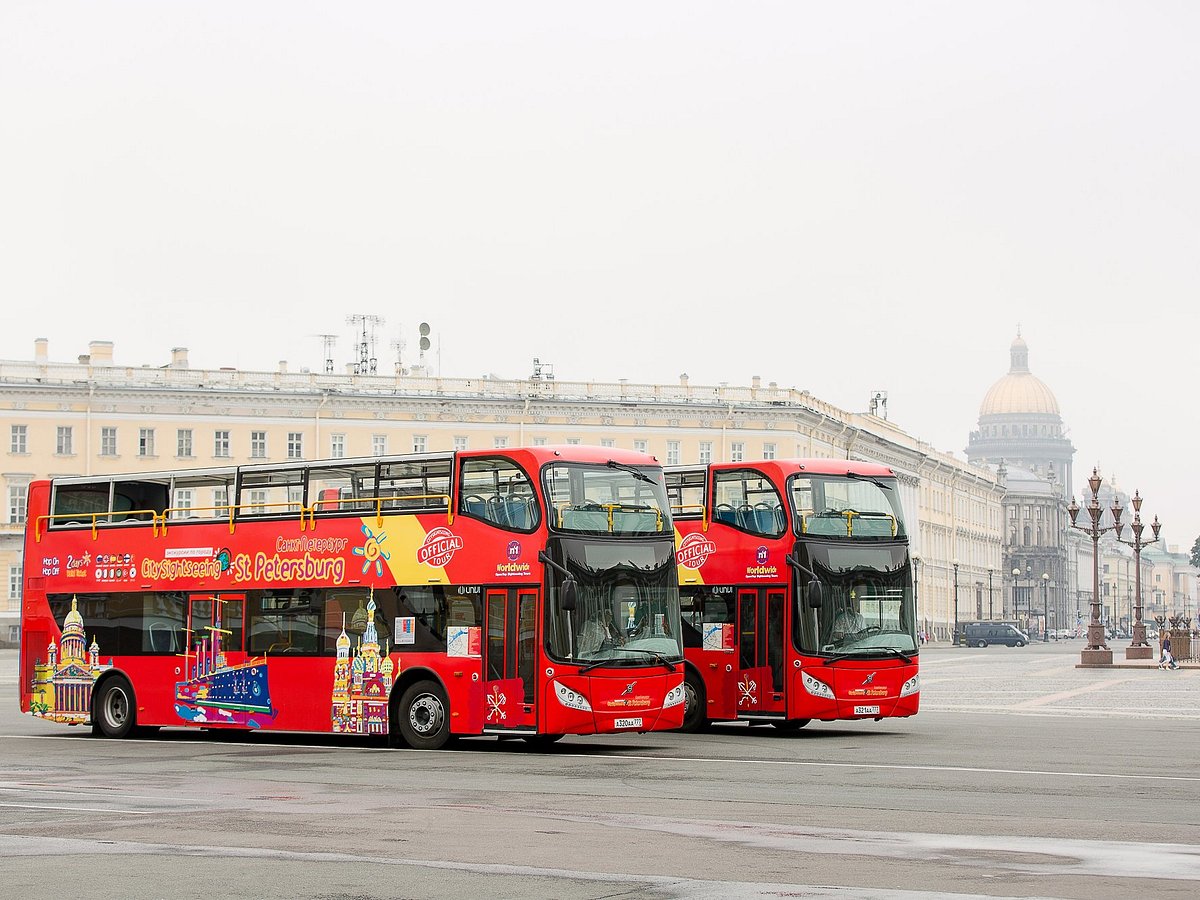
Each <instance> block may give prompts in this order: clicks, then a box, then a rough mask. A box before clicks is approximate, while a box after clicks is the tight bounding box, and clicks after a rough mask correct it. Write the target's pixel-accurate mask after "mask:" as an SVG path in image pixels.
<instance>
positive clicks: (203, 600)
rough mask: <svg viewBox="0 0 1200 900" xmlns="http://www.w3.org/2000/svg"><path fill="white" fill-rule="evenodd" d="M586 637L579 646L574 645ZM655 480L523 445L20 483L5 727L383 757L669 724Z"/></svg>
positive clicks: (661, 511) (677, 704) (668, 581)
mask: <svg viewBox="0 0 1200 900" xmlns="http://www.w3.org/2000/svg"><path fill="white" fill-rule="evenodd" d="M597 623H600V624H597ZM680 635H681V628H680V622H679V599H678V586H677V581H676V567H675V559H674V530H673V528H672V524H671V518H670V512H669V508H668V506H667V503H666V493H665V484H664V480H663V472H662V469H661V467H660V466H659V465H658V464H657V463H656V462H655V461H654V459H653V457H650V456H647V455H645V454H641V453H633V452H623V451H618V450H613V449H610V448H593V447H580V446H564V447H534V448H525V449H505V450H495V451H477V452H458V453H440V454H439V453H434V454H420V455H411V456H391V457H384V458H370V459H337V460H323V461H314V462H294V463H287V464H276V465H253V466H240V467H229V468H214V469H203V470H181V471H177V472H164V473H156V474H133V475H120V476H111V477H104V476H101V477H71V478H56V479H53V480H50V481H37V482H35V483H34V484H32V485H31V487H30V491H29V512H28V524H27V531H26V538H25V597H24V605H23V607H22V613H21V652H20V681H21V708H22V710H24V711H27V712H29V713H32V714H33V715H35V716H39V717H42V718H45V719H50V720H54V721H58V722H66V723H69V724H84V723H88V722H90V723H91V724H92V728H93V730H94V731H96V732H98V733H99V734H101V735H104V736H108V737H124V736H126V735H129V734H131V733H133V732H134V731H135V730H141V731H144V730H147V729H154V728H159V727H162V726H182V727H204V728H235V729H254V728H258V729H263V730H282V731H306V732H332V733H347V734H379V735H384V734H386V735H388V736H389V737H391V738H393V739H395V741H396V742H397V743H399V742H400V741H402V742H403V743H405V744H407V745H409V746H411V747H414V748H420V749H434V748H437V747H441V746H443V745H444V744H445V743H446V742H447V740H448V739H450V738H451V737H452V736H455V735H478V734H496V735H515V736H521V737H524V738H526V739H528V740H530V741H532V742H541V743H549V742H552V741H554V740H556V739H558V738H559V737H561V736H562V735H564V734H594V733H614V732H626V731H637V732H641V731H650V730H654V729H664V728H677V727H679V725H680V724H681V723H682V719H683V686H682V680H683V671H682V665H681V664H682V660H683V651H682V645H681V637H680Z"/></svg>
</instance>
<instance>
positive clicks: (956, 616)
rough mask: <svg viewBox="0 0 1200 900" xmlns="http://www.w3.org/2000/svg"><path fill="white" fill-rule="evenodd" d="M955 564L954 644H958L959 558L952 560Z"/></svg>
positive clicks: (951, 563)
mask: <svg viewBox="0 0 1200 900" xmlns="http://www.w3.org/2000/svg"><path fill="white" fill-rule="evenodd" d="M950 565H952V566H954V646H956V647H957V646H958V560H957V559H954V560H951V562H950Z"/></svg>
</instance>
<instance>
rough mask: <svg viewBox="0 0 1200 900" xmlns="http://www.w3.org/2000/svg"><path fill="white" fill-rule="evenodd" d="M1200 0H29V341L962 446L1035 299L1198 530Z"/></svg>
mask: <svg viewBox="0 0 1200 900" xmlns="http://www.w3.org/2000/svg"><path fill="white" fill-rule="evenodd" d="M1198 24H1200V11H1198V7H1197V5H1196V4H1194V3H1187V2H1177V3H1167V2H1158V3H1154V2H1141V3H1131V2H1124V3H1104V2H1061V3H1046V2H1038V3H991V4H983V3H961V2H946V3H932V2H930V3H920V2H905V3H892V2H880V3H853V4H849V3H839V4H830V3H825V4H811V3H756V4H712V3H696V2H687V3H653V4H645V3H605V4H591V5H583V4H563V3H505V4H496V3H460V4H453V5H451V4H415V3H380V4H375V3H356V4H305V3H255V4H237V3H203V4H181V3H166V4H164V3H122V2H109V3H104V4H72V3H55V4H45V3H21V2H11V0H10V2H8V3H5V4H3V5H2V6H0V129H2V132H0V179H2V181H0V297H2V301H0V310H2V312H0V317H2V318H0V322H2V327H0V358H5V359H31V358H32V353H33V349H32V348H33V340H34V339H35V338H37V337H47V338H49V339H50V350H51V357H52V358H53V359H56V360H63V361H71V360H74V359H75V357H76V356H77V355H78V354H80V353H86V352H87V342H88V341H89V340H111V341H113V342H114V344H115V345H116V358H117V361H118V362H119V363H125V364H130V365H141V364H143V363H147V364H152V365H164V364H166V363H167V362H169V360H170V348H171V347H176V346H184V347H188V348H189V351H190V354H189V355H190V358H191V363H192V365H193V366H194V367H217V366H223V365H236V366H240V367H243V368H266V369H273V368H274V367H275V365H276V364H277V362H278V360H281V359H287V360H288V361H289V364H290V365H291V367H292V368H293V370H295V369H298V368H300V367H301V366H310V367H312V368H319V367H320V366H321V359H322V356H323V354H322V343H321V341H320V339H318V338H317V337H315V335H318V334H322V333H335V334H338V335H340V339H339V343H338V348H337V351H336V353H335V356H336V357H337V359H338V363H339V368H340V365H341V364H342V363H344V362H348V361H350V360H351V358H352V355H353V352H352V348H351V344H352V341H353V336H352V334H351V331H352V329H351V327H350V326H349V325H347V324H346V317H347V316H348V315H351V314H354V313H362V314H370V315H378V316H382V317H384V318H385V320H386V322H385V324H384V326H382V328H381V330H380V332H379V334H378V344H377V352H378V355H379V357H380V358H381V360H382V363H381V365H382V366H386V367H390V365H391V362H390V361H391V360H392V359H393V358H394V356H395V352H396V351H395V350H394V349H393V348H392V347H391V342H392V341H393V340H396V339H397V338H400V337H402V338H403V339H404V340H405V341H406V342H407V347H406V348H405V350H404V351H403V353H404V359H405V362H406V363H411V362H414V361H416V341H417V334H416V326H417V323H419V322H421V321H427V322H429V323H430V325H431V326H432V330H433V338H434V341H435V348H434V349H435V350H436V349H437V348H438V347H440V353H436V352H432V351H431V353H430V354H429V355H428V356H427V362H428V363H429V364H430V365H431V366H433V367H437V366H440V371H441V373H442V374H444V375H446V376H475V375H480V374H483V373H488V372H491V373H495V374H498V375H501V376H505V377H522V376H525V375H528V374H529V373H530V372H531V371H532V360H533V358H534V357H538V358H540V359H541V360H542V362H549V363H551V364H553V366H554V368H555V372H556V375H557V377H558V378H560V379H563V380H583V379H597V380H605V381H614V380H616V379H617V378H628V379H630V380H631V381H638V382H643V381H644V382H675V381H676V380H677V379H678V376H679V374H680V373H683V372H686V373H688V375H689V376H690V379H691V381H692V383H693V384H715V383H719V382H729V383H731V384H748V383H749V382H750V379H751V377H752V376H754V375H760V376H761V377H762V378H763V381H764V382H767V381H777V382H779V384H780V385H782V386H794V387H797V388H800V389H807V390H811V391H813V392H814V393H815V394H816V395H817V396H818V397H820V398H822V399H824V400H827V401H829V402H831V403H834V404H837V405H838V406H841V407H843V408H846V409H849V410H854V411H864V410H865V409H866V407H867V402H868V399H869V397H870V394H871V393H872V392H873V391H876V390H886V391H887V392H888V395H889V403H888V406H889V415H890V418H891V419H892V420H893V421H895V422H896V423H897V424H899V425H900V426H901V427H903V428H905V429H906V430H907V431H909V432H911V433H913V434H915V435H916V436H918V437H920V438H922V439H924V440H927V441H929V442H930V443H932V444H934V445H935V446H936V447H938V448H939V449H943V450H947V451H953V452H955V453H956V454H957V455H959V456H960V457H963V456H964V454H963V449H964V448H965V446H966V444H967V439H968V433H969V432H970V431H971V430H972V429H973V428H975V427H976V426H977V419H978V414H979V405H980V402H981V401H982V399H983V396H984V394H985V393H986V391H987V389H988V387H989V386H990V385H991V384H992V383H993V382H995V381H996V380H997V379H998V378H1000V377H1001V376H1003V375H1004V374H1005V373H1006V372H1007V371H1008V365H1009V356H1008V348H1009V344H1010V343H1011V341H1012V339H1013V337H1014V336H1015V335H1016V331H1017V327H1018V324H1019V325H1020V327H1021V331H1022V334H1023V336H1024V337H1025V340H1026V341H1027V343H1028V345H1029V350H1030V368H1031V370H1032V371H1033V373H1034V374H1035V375H1037V376H1038V377H1039V378H1041V379H1042V380H1043V381H1045V382H1046V383H1047V385H1049V386H1050V388H1051V389H1052V390H1053V391H1054V393H1055V395H1056V396H1057V398H1058V401H1059V404H1060V407H1061V409H1062V414H1063V418H1064V420H1065V422H1066V424H1067V426H1068V427H1069V429H1070V432H1069V437H1070V438H1071V440H1072V441H1073V443H1074V445H1075V447H1076V449H1077V454H1076V457H1075V475H1076V481H1077V482H1078V483H1077V484H1076V485H1075V486H1074V487H1075V490H1076V493H1077V494H1078V492H1079V490H1080V487H1081V486H1082V483H1083V481H1084V479H1085V478H1086V476H1087V475H1088V474H1089V473H1090V471H1091V467H1092V466H1093V465H1099V466H1100V469H1101V473H1102V474H1103V475H1104V476H1105V477H1106V478H1108V477H1109V476H1110V475H1112V474H1114V473H1115V475H1116V477H1117V484H1118V486H1119V487H1120V488H1122V489H1124V490H1127V491H1129V492H1130V493H1132V492H1133V490H1134V489H1135V488H1136V489H1138V490H1140V491H1141V493H1142V495H1143V496H1144V497H1145V500H1146V502H1145V506H1144V507H1143V512H1144V513H1148V514H1149V515H1148V516H1147V518H1152V517H1153V515H1154V514H1156V513H1157V514H1158V515H1159V516H1160V518H1161V519H1162V521H1163V522H1164V532H1163V533H1164V536H1165V537H1166V538H1167V540H1168V541H1169V542H1170V543H1172V544H1178V545H1180V546H1181V548H1183V549H1187V548H1190V546H1191V544H1192V541H1193V540H1194V539H1195V537H1196V536H1197V535H1200V497H1198V496H1197V494H1198V492H1197V491H1196V490H1195V489H1194V488H1193V486H1192V483H1191V482H1192V479H1191V477H1190V466H1191V463H1192V460H1193V458H1194V456H1195V453H1196V448H1197V432H1198V430H1200V429H1198V427H1197V423H1196V416H1195V415H1194V413H1193V411H1192V409H1191V407H1190V404H1189V403H1188V402H1187V400H1186V397H1187V396H1188V395H1187V394H1186V393H1185V392H1186V391H1187V390H1188V389H1190V387H1191V386H1192V384H1193V383H1194V382H1195V380H1196V375H1195V371H1194V369H1195V367H1194V365H1193V356H1194V350H1193V347H1194V335H1195V333H1196V326H1197V324H1198V318H1200V317H1198V315H1197V312H1196V299H1197V298H1196V294H1197V291H1196V284H1197V275H1198V268H1200V266H1198V262H1197V261H1198V259H1200V254H1198V252H1197V251H1198V250H1200V228H1198V226H1197V216H1196V210H1197V208H1200V203H1198V201H1200V177H1198V175H1197V165H1196V160H1197V159H1198V158H1200V153H1198V152H1197V151H1198V150H1200V147H1198V143H1200V141H1198V140H1197V116H1196V112H1195V107H1196V97H1197V96H1198V92H1197V87H1200V61H1198V60H1200V55H1198V54H1197V53H1196V52H1195V47H1196V46H1197V45H1198V38H1200V28H1198V27H1197V26H1198Z"/></svg>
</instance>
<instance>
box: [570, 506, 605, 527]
mask: <svg viewBox="0 0 1200 900" xmlns="http://www.w3.org/2000/svg"><path fill="white" fill-rule="evenodd" d="M562 521H563V527H564V528H573V529H575V530H576V531H608V513H606V512H604V510H595V509H570V508H568V509H564V510H563V513H562Z"/></svg>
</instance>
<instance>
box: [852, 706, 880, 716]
mask: <svg viewBox="0 0 1200 900" xmlns="http://www.w3.org/2000/svg"><path fill="white" fill-rule="evenodd" d="M854 714H855V715H856V716H877V715H879V707H878V706H856V707H854Z"/></svg>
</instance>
